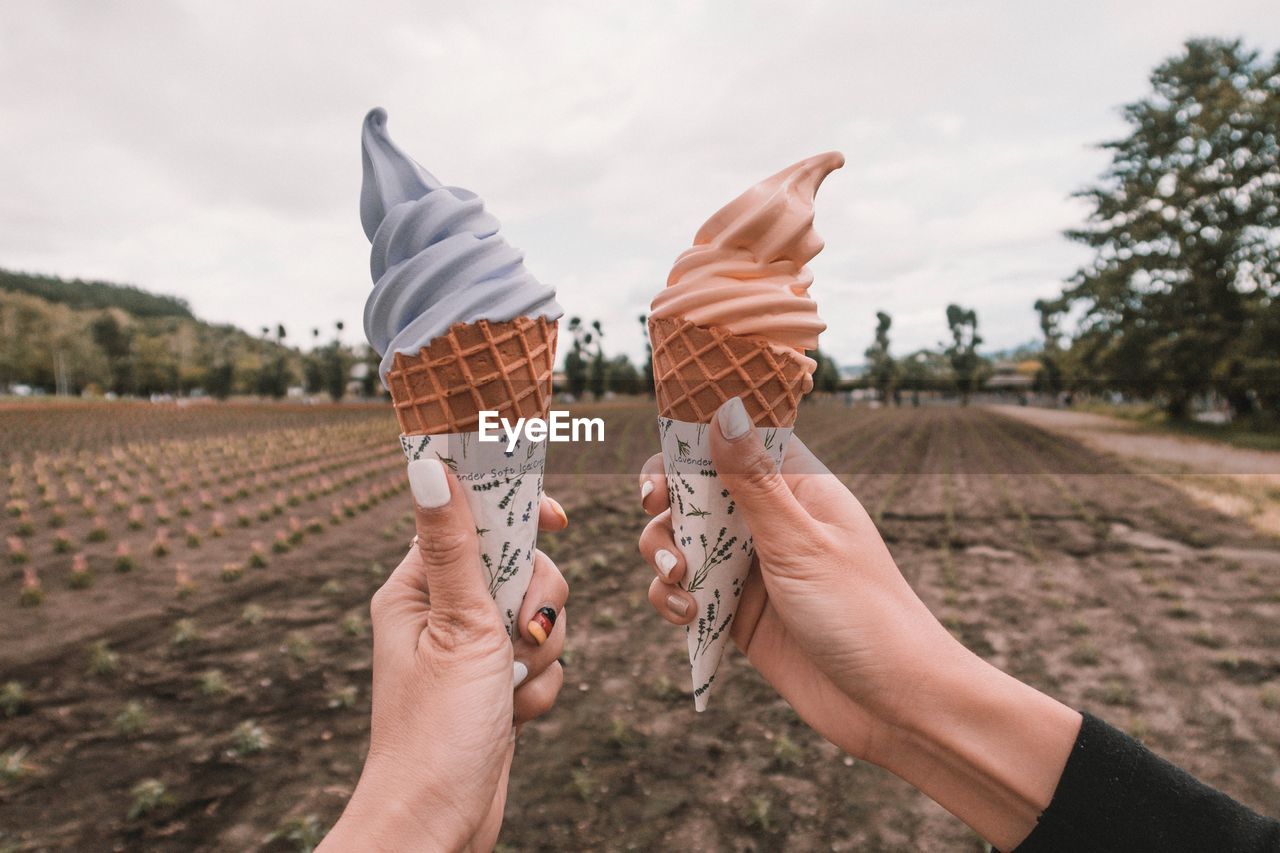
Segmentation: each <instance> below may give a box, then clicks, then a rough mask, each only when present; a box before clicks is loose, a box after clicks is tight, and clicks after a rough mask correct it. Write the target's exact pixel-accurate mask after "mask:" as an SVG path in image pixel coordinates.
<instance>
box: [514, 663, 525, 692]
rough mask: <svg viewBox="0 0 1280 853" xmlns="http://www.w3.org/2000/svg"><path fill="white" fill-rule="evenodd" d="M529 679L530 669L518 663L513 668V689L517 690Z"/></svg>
mask: <svg viewBox="0 0 1280 853" xmlns="http://www.w3.org/2000/svg"><path fill="white" fill-rule="evenodd" d="M528 677H529V667H527V666H525V665H524V664H522V663H521V662H520V661H516V662H515V663H514V664H512V666H511V689H512V690H515V689H516V688H517V687H519V686H520V685H521V684H522V683H523V682H524V680H525V679H526V678H528Z"/></svg>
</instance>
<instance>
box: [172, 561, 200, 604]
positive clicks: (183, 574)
mask: <svg viewBox="0 0 1280 853" xmlns="http://www.w3.org/2000/svg"><path fill="white" fill-rule="evenodd" d="M173 582H174V593H175V594H176V595H177V596H178V598H190V597H191V595H192V593H194V592H195V591H196V582H195V581H193V580H192V579H191V573H190V572H188V571H187V566H186V564H185V563H178V564H177V565H176V566H174V567H173Z"/></svg>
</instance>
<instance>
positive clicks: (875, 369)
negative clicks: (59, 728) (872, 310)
mask: <svg viewBox="0 0 1280 853" xmlns="http://www.w3.org/2000/svg"><path fill="white" fill-rule="evenodd" d="M892 325H893V318H892V317H890V316H889V315H888V314H886V313H885V312H883V311H877V312H876V339H875V342H874V343H873V344H871V346H869V347H867V351H866V353H865V355H866V357H867V375H868V378H869V379H870V380H871V384H872V386H874V387H875V389H876V395H877V396H878V397H879V398H880V402H882V403H888V402H889V400H890V398H891V397H892V395H893V391H894V386H895V385H896V384H897V381H898V363H897V362H896V361H894V360H893V356H891V355H889V327H890V326H892Z"/></svg>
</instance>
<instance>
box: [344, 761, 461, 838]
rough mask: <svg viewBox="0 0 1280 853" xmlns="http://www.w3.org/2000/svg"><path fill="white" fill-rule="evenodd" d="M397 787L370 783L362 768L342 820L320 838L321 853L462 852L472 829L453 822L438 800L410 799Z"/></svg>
mask: <svg viewBox="0 0 1280 853" xmlns="http://www.w3.org/2000/svg"><path fill="white" fill-rule="evenodd" d="M412 787H413V786H409V787H408V788H406V787H405V786H401V785H390V784H381V783H376V782H371V781H370V779H369V773H368V768H366V770H365V773H364V774H362V775H361V779H360V782H359V784H357V785H356V790H355V792H354V793H352V795H351V799H350V801H349V802H348V803H347V807H346V808H345V809H344V810H343V812H342V816H341V817H340V818H339V819H338V822H337V823H336V824H334V826H333V829H332V830H331V831H330V833H329V835H328V836H326V838H325V843H324V845H323V849H324V850H326V851H328V850H333V851H345V850H379V851H381V850H386V851H402V850H462V849H464V848H466V847H467V845H468V843H469V842H470V840H471V836H472V833H473V828H472V827H469V826H466V825H465V822H464V821H462V820H459V819H457V816H456V814H455V813H454V811H453V810H452V809H451V808H449V807H448V805H447V804H446V803H444V802H437V801H435V800H434V799H433V798H430V797H424V796H421V795H415V796H414V797H412V798H410V797H406V796H404V791H405V790H408V789H412Z"/></svg>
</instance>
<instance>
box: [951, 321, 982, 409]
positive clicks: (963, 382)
mask: <svg viewBox="0 0 1280 853" xmlns="http://www.w3.org/2000/svg"><path fill="white" fill-rule="evenodd" d="M947 326H948V327H950V329H951V345H950V346H948V347H947V359H948V360H949V361H950V362H951V372H952V375H953V377H954V379H955V385H956V390H957V391H958V392H959V393H960V405H962V406H967V405H969V395H970V394H972V393H973V391H974V389H975V388H977V384H978V380H979V379H980V375H979V374H980V372H981V369H982V366H983V360H982V356H980V355H978V346H979V345H980V344H981V343H982V336H981V335H979V334H978V314H977V312H976V311H974V310H973V309H972V308H968V309H966V308H961V307H960V306H959V305H948V306H947Z"/></svg>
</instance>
